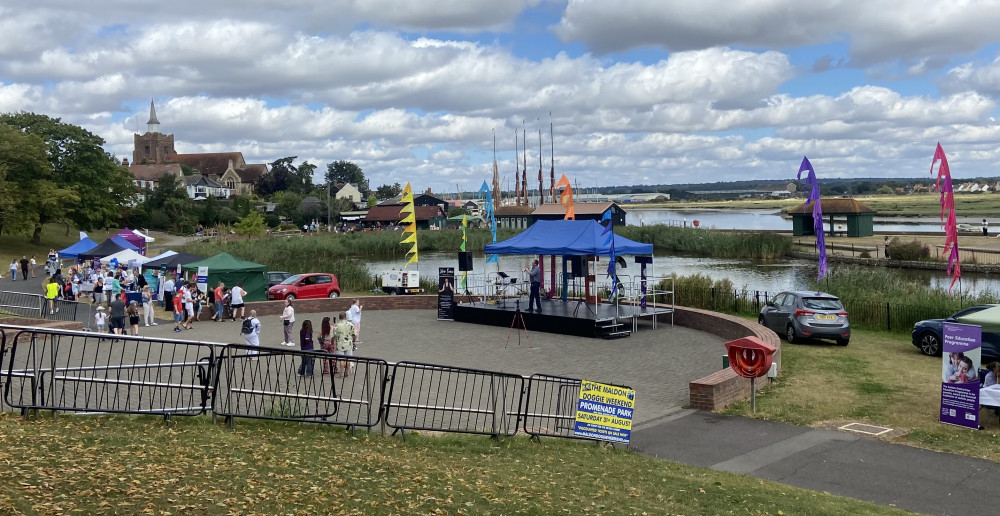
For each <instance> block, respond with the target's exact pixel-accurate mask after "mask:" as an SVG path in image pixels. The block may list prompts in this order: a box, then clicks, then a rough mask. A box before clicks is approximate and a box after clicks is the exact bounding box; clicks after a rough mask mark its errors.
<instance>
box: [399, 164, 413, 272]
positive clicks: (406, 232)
mask: <svg viewBox="0 0 1000 516" xmlns="http://www.w3.org/2000/svg"><path fill="white" fill-rule="evenodd" d="M400 201H401V202H402V203H403V207H402V208H400V209H399V214H400V215H401V216H402V219H400V221H399V223H400V224H406V227H405V228H403V240H401V241H400V242H399V243H400V245H402V244H413V246H412V247H410V250H409V251H407V252H406V256H409V257H410V259H409V260H407V261H406V263H405V264H403V268H404V269H405V268H406V266H407V265H409V264H411V263H415V262H416V261H417V219H416V216H415V215H414V207H413V190H411V189H410V183H406V187H405V188H403V197H402V198H401V199H400Z"/></svg>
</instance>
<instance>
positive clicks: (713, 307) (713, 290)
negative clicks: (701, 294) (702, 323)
mask: <svg viewBox="0 0 1000 516" xmlns="http://www.w3.org/2000/svg"><path fill="white" fill-rule="evenodd" d="M712 310H713V311H714V310H715V287H712Z"/></svg>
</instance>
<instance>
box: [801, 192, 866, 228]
mask: <svg viewBox="0 0 1000 516" xmlns="http://www.w3.org/2000/svg"><path fill="white" fill-rule="evenodd" d="M820 207H821V208H822V209H823V217H825V218H827V223H828V224H829V225H830V229H829V234H830V235H831V236H833V235H834V234H835V233H836V231H835V228H836V225H835V222H836V221H837V219H841V220H842V219H843V218H845V217H846V218H847V225H846V229H847V236H849V237H865V236H872V235H874V234H875V210H873V209H871V208H869V207H868V206H865V205H864V204H863V203H861V202H858V201H857V200H856V199H841V198H832V199H820ZM812 210H813V207H812V204H810V205H808V206H806V204H805V203H802V204H801V205H800V206H798V207H796V208H792V209H791V210H788V214H789V215H791V216H792V236H809V235H815V234H816V231H815V230H814V229H813V216H812Z"/></svg>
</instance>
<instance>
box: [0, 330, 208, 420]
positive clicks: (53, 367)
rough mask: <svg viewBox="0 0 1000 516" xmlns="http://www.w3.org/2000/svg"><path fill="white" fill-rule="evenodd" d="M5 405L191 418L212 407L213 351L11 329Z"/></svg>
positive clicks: (6, 337)
mask: <svg viewBox="0 0 1000 516" xmlns="http://www.w3.org/2000/svg"><path fill="white" fill-rule="evenodd" d="M4 341H5V343H6V346H7V351H6V356H5V357H4V361H5V367H4V369H3V376H4V386H3V387H4V388H3V399H4V402H5V403H6V404H7V405H8V406H10V407H12V408H15V409H21V411H22V414H24V415H27V412H28V411H29V410H39V409H40V410H53V411H63V412H103V413H125V414H157V415H164V416H174V415H183V416H191V415H196V414H202V413H205V412H206V411H207V410H209V409H210V408H211V405H210V403H209V401H210V399H211V393H210V386H211V374H212V366H213V364H214V363H215V358H214V349H213V348H214V346H213V345H211V344H204V343H200V342H187V341H178V340H166V339H164V340H160V339H148V338H143V337H128V336H123V335H109V334H95V333H86V332H76V331H66V330H49V329H43V328H18V329H7V330H6V331H5V332H4Z"/></svg>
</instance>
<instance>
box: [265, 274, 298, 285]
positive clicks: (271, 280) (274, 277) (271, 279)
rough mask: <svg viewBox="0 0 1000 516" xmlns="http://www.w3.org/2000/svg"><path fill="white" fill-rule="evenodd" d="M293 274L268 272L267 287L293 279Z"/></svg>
mask: <svg viewBox="0 0 1000 516" xmlns="http://www.w3.org/2000/svg"><path fill="white" fill-rule="evenodd" d="M291 275H292V273H290V272H285V271H268V273H267V286H268V287H273V286H275V285H277V284H278V283H281V282H282V281H285V280H286V279H288V278H289V277H291Z"/></svg>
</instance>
